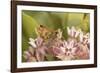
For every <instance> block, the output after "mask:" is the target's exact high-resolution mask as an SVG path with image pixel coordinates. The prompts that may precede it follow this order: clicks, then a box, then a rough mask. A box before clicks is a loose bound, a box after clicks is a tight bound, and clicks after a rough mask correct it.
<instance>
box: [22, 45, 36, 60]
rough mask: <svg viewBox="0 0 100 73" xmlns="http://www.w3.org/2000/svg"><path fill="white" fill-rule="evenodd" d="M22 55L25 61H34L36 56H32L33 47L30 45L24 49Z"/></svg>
mask: <svg viewBox="0 0 100 73" xmlns="http://www.w3.org/2000/svg"><path fill="white" fill-rule="evenodd" d="M23 57H24V58H25V59H26V61H27V62H34V61H36V57H35V56H34V49H33V48H32V47H29V48H28V50H27V51H24V55H23Z"/></svg>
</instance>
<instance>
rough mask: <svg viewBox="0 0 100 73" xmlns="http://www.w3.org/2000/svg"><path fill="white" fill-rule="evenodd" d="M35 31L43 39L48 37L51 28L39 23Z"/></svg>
mask: <svg viewBox="0 0 100 73" xmlns="http://www.w3.org/2000/svg"><path fill="white" fill-rule="evenodd" d="M35 31H36V34H37V36H39V37H41V38H43V39H44V40H46V39H48V38H49V36H50V35H51V33H52V32H53V30H51V29H50V28H48V27H46V26H44V25H39V26H38V27H37V28H36V29H35Z"/></svg>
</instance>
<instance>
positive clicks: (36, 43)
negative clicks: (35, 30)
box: [28, 37, 43, 48]
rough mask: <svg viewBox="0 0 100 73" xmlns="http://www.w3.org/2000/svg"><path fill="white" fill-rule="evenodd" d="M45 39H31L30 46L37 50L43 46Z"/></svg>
mask: <svg viewBox="0 0 100 73" xmlns="http://www.w3.org/2000/svg"><path fill="white" fill-rule="evenodd" d="M42 42H43V39H42V38H40V37H38V38H36V39H35V40H34V39H33V38H29V42H28V43H29V44H30V45H31V46H32V47H33V48H37V47H39V46H41V45H42Z"/></svg>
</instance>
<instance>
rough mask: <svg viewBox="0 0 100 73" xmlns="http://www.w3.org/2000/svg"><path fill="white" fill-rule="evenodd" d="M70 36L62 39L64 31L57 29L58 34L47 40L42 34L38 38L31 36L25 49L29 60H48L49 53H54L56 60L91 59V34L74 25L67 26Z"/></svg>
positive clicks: (26, 58) (25, 56) (26, 57)
mask: <svg viewBox="0 0 100 73" xmlns="http://www.w3.org/2000/svg"><path fill="white" fill-rule="evenodd" d="M67 33H68V38H67V39H66V40H65V39H62V31H61V30H60V29H58V30H57V33H56V36H52V37H50V38H49V39H47V40H46V41H45V40H44V39H43V38H41V37H40V36H39V37H37V38H36V39H33V38H29V42H28V43H29V45H30V46H29V48H28V50H26V51H24V55H23V56H24V58H25V60H26V61H27V62H34V61H35V62H36V61H47V57H48V56H47V55H48V54H49V55H52V57H53V58H54V60H62V61H64V60H83V59H89V52H90V51H89V50H90V49H89V48H90V36H89V33H85V32H82V31H81V29H76V28H75V27H74V26H72V27H71V28H69V27H67Z"/></svg>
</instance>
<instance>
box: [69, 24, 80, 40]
mask: <svg viewBox="0 0 100 73" xmlns="http://www.w3.org/2000/svg"><path fill="white" fill-rule="evenodd" d="M67 32H68V35H69V36H71V37H75V38H76V37H78V35H79V31H77V30H76V29H75V27H74V26H72V27H71V28H69V27H67Z"/></svg>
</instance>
